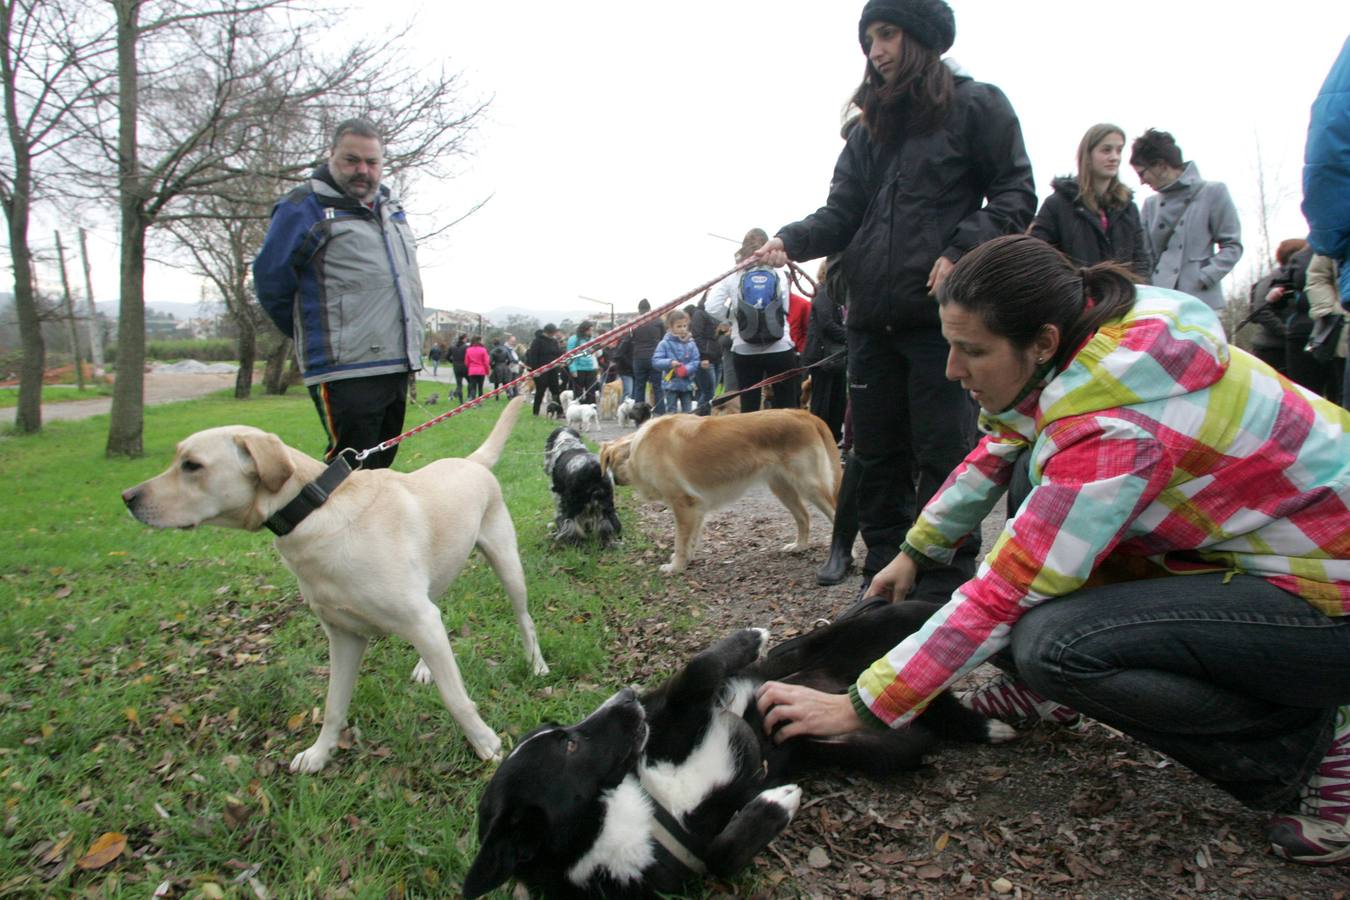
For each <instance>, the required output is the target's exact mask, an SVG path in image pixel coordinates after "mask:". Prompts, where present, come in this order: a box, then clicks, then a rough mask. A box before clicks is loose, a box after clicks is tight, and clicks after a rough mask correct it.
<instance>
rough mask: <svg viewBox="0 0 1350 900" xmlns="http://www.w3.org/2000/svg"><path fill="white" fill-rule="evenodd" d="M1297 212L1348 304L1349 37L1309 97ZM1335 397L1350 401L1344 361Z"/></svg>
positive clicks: (1348, 374) (1349, 373)
mask: <svg viewBox="0 0 1350 900" xmlns="http://www.w3.org/2000/svg"><path fill="white" fill-rule="evenodd" d="M1303 216H1304V218H1306V219H1307V220H1308V243H1310V244H1312V248H1313V252H1315V253H1317V254H1319V255H1320V256H1329V257H1331V258H1332V259H1334V260H1335V261H1336V263H1337V265H1338V266H1340V273H1341V305H1343V306H1347V308H1350V38H1346V41H1345V44H1344V45H1343V46H1342V47H1341V55H1340V56H1338V57H1337V58H1336V62H1335V63H1334V64H1332V66H1331V71H1330V72H1329V73H1328V74H1327V80H1326V81H1325V82H1324V83H1323V84H1322V90H1321V91H1320V92H1319V93H1318V95H1317V99H1316V100H1314V101H1313V105H1312V118H1311V119H1310V120H1309V123H1308V146H1307V148H1306V150H1305V151H1304V153H1303ZM1341 397H1342V403H1343V404H1350V366H1346V369H1345V389H1344V390H1343V391H1342V392H1341ZM1347 408H1350V406H1347Z"/></svg>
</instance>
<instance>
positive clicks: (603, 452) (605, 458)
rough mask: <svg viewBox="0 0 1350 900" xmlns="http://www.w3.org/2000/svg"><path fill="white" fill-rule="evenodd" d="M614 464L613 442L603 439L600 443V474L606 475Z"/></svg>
mask: <svg viewBox="0 0 1350 900" xmlns="http://www.w3.org/2000/svg"><path fill="white" fill-rule="evenodd" d="M613 466H614V442H613V441H605V442H604V443H603V444H601V445H600V474H601V475H608V474H609V473H610V469H611V468H613Z"/></svg>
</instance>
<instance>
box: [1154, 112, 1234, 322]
mask: <svg viewBox="0 0 1350 900" xmlns="http://www.w3.org/2000/svg"><path fill="white" fill-rule="evenodd" d="M1130 166H1131V168H1133V169H1134V171H1135V174H1136V175H1138V176H1139V180H1140V182H1142V183H1143V184H1145V185H1148V186H1149V187H1150V188H1152V189H1153V190H1154V191H1155V192H1156V193H1154V194H1153V196H1151V197H1149V198H1148V199H1147V200H1145V201H1144V212H1143V216H1142V218H1143V220H1144V243H1145V245H1146V246H1147V247H1148V249H1149V251H1150V252H1151V253H1152V254H1153V275H1152V278H1151V279H1150V281H1151V283H1152V284H1153V285H1155V286H1156V287H1163V288H1171V289H1173V290H1177V291H1183V292H1185V293H1187V294H1190V295H1191V296H1193V297H1198V298H1199V299H1201V300H1203V301H1204V302H1205V303H1207V304H1208V305H1209V306H1210V307H1211V308H1213V309H1223V308H1224V305H1225V303H1226V301H1225V300H1224V296H1223V291H1222V290H1221V289H1220V288H1219V282H1220V281H1222V280H1223V277H1224V276H1225V275H1227V274H1228V273H1229V272H1230V271H1232V269H1233V267H1234V266H1235V265H1237V261H1238V260H1239V259H1241V258H1242V225H1241V223H1240V222H1239V221H1238V214H1237V207H1236V206H1234V205H1233V198H1232V197H1230V196H1229V194H1228V188H1227V187H1225V186H1224V184H1223V183H1222V182H1219V181H1205V180H1204V179H1203V178H1201V177H1200V169H1199V168H1197V167H1196V165H1195V163H1193V162H1184V161H1183V160H1182V157H1181V148H1180V147H1178V146H1177V143H1176V141H1175V140H1174V139H1173V137H1172V135H1170V134H1168V133H1167V132H1165V131H1157V130H1156V129H1152V128H1150V129H1149V130H1148V131H1146V132H1144V133H1143V134H1142V135H1140V136H1139V137H1138V138H1136V139H1135V141H1134V144H1133V146H1132V147H1131V148H1130Z"/></svg>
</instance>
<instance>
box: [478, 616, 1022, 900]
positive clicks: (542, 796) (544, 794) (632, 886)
mask: <svg viewBox="0 0 1350 900" xmlns="http://www.w3.org/2000/svg"><path fill="white" fill-rule="evenodd" d="M937 608H938V607H937V605H935V604H931V603H925V602H922V601H909V602H905V603H897V604H891V603H879V604H876V605H874V606H872V607H871V608H868V609H867V610H865V611H864V612H861V613H860V614H858V615H856V616H853V617H851V618H848V619H845V620H841V621H838V622H836V623H835V624H833V625H828V626H826V627H824V628H820V629H817V630H816V631H813V632H810V633H808V634H806V635H804V636H802V637H800V638H796V639H794V640H792V641H789V642H787V643H785V644H782V645H780V646H778V647H775V648H774V649H773V650H772V651H771V652H770V653H769V654H768V656H762V654H763V650H764V647H765V644H766V642H767V640H768V632H766V631H764V630H762V629H744V630H741V631H737V632H734V633H732V634H731V635H730V636H728V637H726V638H725V639H723V640H722V641H720V642H719V643H717V644H714V645H713V646H712V647H710V648H709V649H707V650H705V651H703V652H702V653H700V654H698V655H697V656H695V657H694V658H693V659H692V660H691V661H690V662H689V664H688V665H686V666H685V667H684V668H683V669H682V670H681V671H680V672H678V673H677V674H676V675H675V676H674V677H673V678H671V679H670V680H669V681H667V682H666V683H665V684H663V685H661V686H660V687H658V688H656V689H655V690H653V691H651V692H650V693H647V694H644V695H642V696H640V697H639V696H638V695H637V694H636V693H635V692H634V691H633V690H631V689H625V690H622V691H620V692H619V693H617V694H615V695H614V696H613V697H611V698H610V699H609V700H608V701H606V702H605V703H604V705H602V706H601V707H600V708H599V709H597V710H596V711H595V712H593V713H591V714H590V715H589V716H588V717H586V719H585V720H584V721H582V722H580V723H579V724H576V725H572V726H562V725H555V724H547V725H543V726H541V727H539V728H537V729H535V730H534V731H532V732H530V733H529V734H527V735H526V736H525V737H524V738H522V739H521V742H520V743H519V744H518V745H517V746H516V748H515V750H513V751H512V752H511V754H510V755H509V756H508V757H507V758H506V760H505V761H504V762H503V763H502V764H501V766H500V767H499V768H498V769H497V771H496V773H495V774H494V775H493V777H492V780H491V782H489V784H488V786H487V788H486V790H485V791H484V793H483V796H482V798H481V799H480V801H479V803H478V843H479V850H478V856H477V858H476V859H475V860H474V862H473V865H472V866H471V867H470V869H469V872H468V875H467V876H466V878H465V880H464V896H465V897H470V898H472V897H478V896H481V895H482V894H484V893H486V892H488V891H490V890H492V889H493V888H495V887H497V886H498V885H501V884H503V883H504V882H506V881H507V880H509V879H512V878H514V879H516V880H517V881H518V882H520V884H522V885H523V886H524V887H526V888H527V889H528V890H529V891H530V892H531V893H532V894H536V895H542V896H544V897H563V898H597V897H605V898H637V897H654V896H656V895H658V894H666V893H674V892H678V891H680V890H681V889H682V888H683V887H684V886H685V885H687V884H688V883H689V882H691V881H694V880H696V879H698V878H700V877H702V876H703V875H705V874H712V875H714V876H716V877H719V878H729V877H731V876H733V875H735V874H736V873H737V872H738V871H739V870H741V869H743V868H745V867H746V866H748V865H750V863H751V861H752V860H753V859H754V857H755V855H756V854H757V853H759V852H760V851H761V850H763V849H764V848H765V847H766V846H767V845H768V844H769V842H770V841H772V840H773V838H774V837H776V836H777V835H778V834H779V833H780V832H781V831H782V830H783V829H784V828H786V827H787V825H788V823H789V822H791V820H792V817H793V816H794V815H795V814H796V812H797V809H798V808H799V806H800V803H801V796H802V792H801V789H800V788H799V787H798V786H797V785H795V784H793V783H792V781H793V779H795V778H796V777H798V776H800V775H802V774H803V773H805V772H808V771H810V770H812V769H819V768H823V767H833V768H841V769H845V770H849V771H854V772H862V773H864V774H868V775H871V776H874V777H887V776H890V775H892V774H894V773H895V772H897V771H900V770H904V769H913V768H916V767H918V766H919V765H921V763H922V761H923V756H924V754H925V753H927V752H929V751H931V750H932V749H933V748H934V747H935V746H936V745H937V743H938V741H939V739H940V738H944V737H945V738H953V739H958V740H966V741H978V742H983V743H995V742H998V741H1003V740H1008V739H1010V738H1011V737H1012V736H1013V731H1012V729H1011V728H1009V727H1008V726H1007V725H1005V724H1003V723H1002V722H998V721H996V720H992V719H985V718H983V717H981V716H980V715H978V714H977V713H974V712H971V711H969V710H967V709H965V708H964V707H962V706H960V705H959V704H958V703H957V702H956V701H955V699H953V698H952V697H951V696H950V695H948V694H942V695H940V696H939V697H938V698H937V699H936V700H935V701H934V702H933V703H931V704H930V705H929V707H928V709H927V711H926V712H925V713H924V714H923V715H922V716H921V717H920V718H919V719H918V720H916V721H915V722H914V723H913V724H911V725H909V726H908V727H905V728H900V729H896V730H893V731H860V732H854V733H852V734H849V735H844V736H841V737H837V738H832V739H828V740H820V739H815V738H793V739H791V740H788V741H784V742H783V743H781V744H776V743H774V742H773V741H772V740H770V739H769V738H767V737H766V736H765V734H764V730H763V727H762V719H761V717H760V715H759V712H758V710H757V709H756V706H755V690H756V688H757V687H758V686H759V685H760V684H762V683H763V682H764V681H766V680H780V681H783V680H785V681H793V682H797V683H801V684H807V685H811V686H813V687H816V688H819V689H823V690H828V691H834V692H840V693H841V692H843V691H845V690H847V687H848V685H849V684H851V683H852V682H853V681H854V680H855V679H856V678H857V676H858V674H859V673H860V672H861V671H862V670H863V669H865V668H866V667H867V666H868V665H870V664H871V663H872V661H873V660H875V659H877V658H878V657H880V656H882V655H883V654H884V653H885V652H886V651H888V650H889V649H890V648H891V647H892V646H894V645H895V644H896V643H899V642H900V641H901V640H902V639H904V638H905V637H906V636H907V635H909V634H911V633H912V632H914V631H915V630H916V629H918V627H919V626H920V625H922V623H923V621H924V620H925V619H926V618H927V617H928V616H929V615H930V614H931V613H932V611H933V610H935V609H937Z"/></svg>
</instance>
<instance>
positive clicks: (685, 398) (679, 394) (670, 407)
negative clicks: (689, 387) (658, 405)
mask: <svg viewBox="0 0 1350 900" xmlns="http://www.w3.org/2000/svg"><path fill="white" fill-rule="evenodd" d="M693 408H694V392H693V391H666V412H672V413H677V412H679V413H687V412H691V411H692V410H693Z"/></svg>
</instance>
